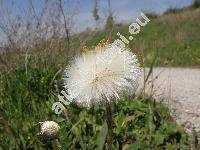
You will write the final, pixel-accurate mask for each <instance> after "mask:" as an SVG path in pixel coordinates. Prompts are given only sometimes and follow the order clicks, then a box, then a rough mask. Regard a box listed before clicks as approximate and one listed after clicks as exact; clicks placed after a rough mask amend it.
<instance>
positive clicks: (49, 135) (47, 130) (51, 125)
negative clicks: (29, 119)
mask: <svg viewBox="0 0 200 150" xmlns="http://www.w3.org/2000/svg"><path fill="white" fill-rule="evenodd" d="M59 130H60V126H59V125H58V124H57V123H56V122H54V121H45V122H42V123H41V131H40V134H41V135H42V137H43V138H44V139H46V140H53V139H55V138H56V137H57V136H58V133H59Z"/></svg>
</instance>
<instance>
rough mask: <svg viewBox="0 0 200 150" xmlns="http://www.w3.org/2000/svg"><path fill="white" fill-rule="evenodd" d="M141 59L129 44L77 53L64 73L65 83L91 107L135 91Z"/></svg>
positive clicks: (78, 99)
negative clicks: (129, 47)
mask: <svg viewBox="0 0 200 150" xmlns="http://www.w3.org/2000/svg"><path fill="white" fill-rule="evenodd" d="M139 77H140V67H139V62H138V59H137V57H136V55H135V54H133V53H132V52H130V50H129V49H128V48H120V47H118V46H116V45H113V44H109V45H107V46H105V47H101V48H98V50H96V51H89V52H88V53H86V54H83V55H82V56H79V57H77V58H76V59H75V60H74V62H73V63H72V64H71V65H70V66H68V67H67V68H66V70H65V73H64V87H65V89H66V91H67V92H68V94H69V96H70V97H71V98H72V99H73V101H74V102H76V103H77V104H81V105H83V106H86V107H90V106H91V105H93V104H96V103H100V104H101V102H104V101H106V102H111V101H116V102H117V101H118V100H119V99H120V97H121V96H122V95H123V94H130V92H131V93H134V92H135V90H136V88H137V86H138V78H139Z"/></svg>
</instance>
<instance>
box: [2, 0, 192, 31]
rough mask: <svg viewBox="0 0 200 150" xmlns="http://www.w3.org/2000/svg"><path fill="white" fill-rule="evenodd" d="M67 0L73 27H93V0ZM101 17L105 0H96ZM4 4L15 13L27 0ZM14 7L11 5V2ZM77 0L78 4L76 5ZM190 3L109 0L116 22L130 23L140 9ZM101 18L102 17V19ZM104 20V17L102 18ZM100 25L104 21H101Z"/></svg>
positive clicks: (156, 9) (36, 1)
mask: <svg viewBox="0 0 200 150" xmlns="http://www.w3.org/2000/svg"><path fill="white" fill-rule="evenodd" d="M63 1H69V2H70V3H69V4H68V5H65V6H64V9H65V10H67V11H76V13H77V15H76V18H75V27H76V29H77V31H82V30H84V29H85V28H86V27H94V26H95V22H94V19H93V17H92V13H91V12H92V10H93V7H94V0H63ZM98 1H99V4H98V6H99V9H100V16H101V18H105V16H106V14H107V7H108V4H107V0H98ZM3 2H4V4H5V5H6V6H7V7H8V8H10V9H12V13H13V14H15V15H17V14H20V13H22V12H20V11H19V8H24V9H25V8H28V1H27V0H3ZM13 2H14V3H15V7H12V3H13ZM77 2H79V3H78V5H77ZM33 3H34V6H35V7H36V8H37V10H36V11H39V10H40V9H41V7H42V5H43V4H44V0H33ZM191 3H192V0H111V7H112V12H113V15H114V19H115V21H116V22H121V23H130V22H133V21H134V20H135V18H136V17H137V16H138V15H139V12H141V11H150V12H156V13H158V14H162V13H163V12H164V11H166V9H168V8H170V7H171V8H174V7H184V6H188V5H190V4H191ZM102 20H103V19H102ZM104 20H105V19H104ZM101 23H102V25H103V23H104V21H101Z"/></svg>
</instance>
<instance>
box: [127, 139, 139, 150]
mask: <svg viewBox="0 0 200 150" xmlns="http://www.w3.org/2000/svg"><path fill="white" fill-rule="evenodd" d="M138 149H140V142H139V141H136V142H134V143H133V144H131V145H130V146H129V147H128V150H138Z"/></svg>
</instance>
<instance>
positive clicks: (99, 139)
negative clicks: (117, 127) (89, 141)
mask: <svg viewBox="0 0 200 150" xmlns="http://www.w3.org/2000/svg"><path fill="white" fill-rule="evenodd" d="M107 133H108V125H107V123H106V122H105V123H104V124H103V126H102V128H101V131H100V132H99V134H98V136H97V140H96V143H97V149H98V150H102V149H103V146H104V143H105V141H106V136H107Z"/></svg>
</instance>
